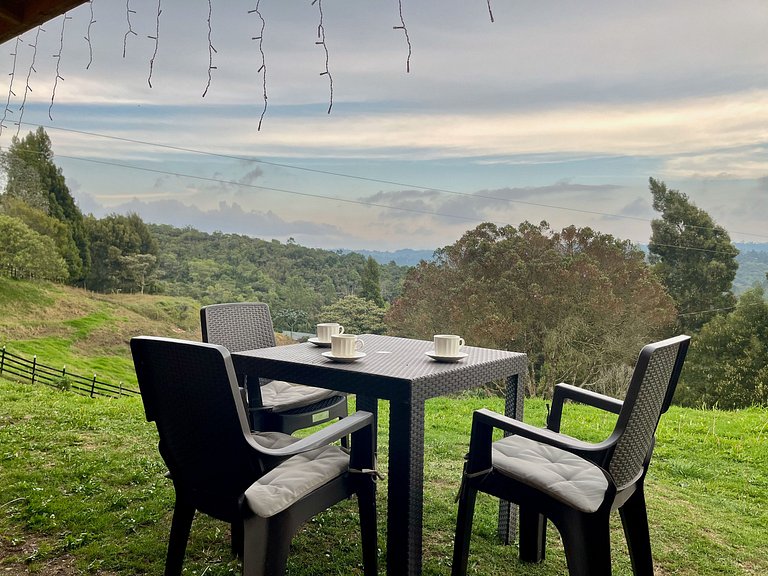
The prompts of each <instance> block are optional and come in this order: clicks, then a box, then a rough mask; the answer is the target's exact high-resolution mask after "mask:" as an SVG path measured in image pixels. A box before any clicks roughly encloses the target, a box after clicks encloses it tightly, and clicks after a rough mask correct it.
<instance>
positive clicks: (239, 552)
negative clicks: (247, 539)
mask: <svg viewBox="0 0 768 576" xmlns="http://www.w3.org/2000/svg"><path fill="white" fill-rule="evenodd" d="M231 540H232V541H231V546H232V554H234V555H235V556H237V557H238V558H242V557H243V522H242V520H235V521H234V522H232V530H231Z"/></svg>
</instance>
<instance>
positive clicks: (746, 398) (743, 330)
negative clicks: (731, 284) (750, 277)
mask: <svg viewBox="0 0 768 576" xmlns="http://www.w3.org/2000/svg"><path fill="white" fill-rule="evenodd" d="M675 400H676V401H678V402H680V403H682V404H685V405H688V406H696V407H698V406H702V405H703V406H708V407H711V406H717V407H719V408H743V407H746V406H752V405H760V406H767V405H768V302H766V301H765V293H764V291H763V288H762V287H761V286H755V287H754V288H752V289H750V290H748V291H746V292H744V294H742V295H741V297H740V298H739V303H738V304H737V305H736V309H735V310H733V311H732V312H730V313H729V314H724V315H719V316H717V317H716V318H714V319H713V320H711V321H710V322H708V323H707V324H705V325H704V327H703V328H702V329H701V332H700V333H699V335H698V336H697V337H696V338H694V339H693V341H692V344H691V349H690V351H689V353H688V360H687V361H686V365H685V370H684V371H683V376H682V378H681V382H680V386H679V389H678V393H677V394H676V396H675Z"/></svg>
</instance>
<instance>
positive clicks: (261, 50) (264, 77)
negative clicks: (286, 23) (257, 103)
mask: <svg viewBox="0 0 768 576" xmlns="http://www.w3.org/2000/svg"><path fill="white" fill-rule="evenodd" d="M248 14H256V15H257V16H258V17H259V20H261V29H260V30H259V35H258V36H254V37H253V38H251V40H258V41H259V53H260V54H261V66H260V67H259V70H258V72H259V73H260V74H261V80H262V91H263V95H264V96H263V97H264V108H262V110H261V116H259V126H258V128H257V129H256V130H257V131H260V130H261V124H262V122H264V116H265V115H266V113H267V58H266V55H265V54H264V29H265V28H266V26H267V22H266V20H264V16H263V15H262V13H261V0H256V8H254V9H253V10H249V11H248Z"/></svg>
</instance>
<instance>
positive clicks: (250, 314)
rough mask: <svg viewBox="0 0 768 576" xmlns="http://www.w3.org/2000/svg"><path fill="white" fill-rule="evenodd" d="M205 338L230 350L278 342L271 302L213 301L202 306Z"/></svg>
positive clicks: (252, 347)
mask: <svg viewBox="0 0 768 576" xmlns="http://www.w3.org/2000/svg"><path fill="white" fill-rule="evenodd" d="M200 325H201V327H202V330H203V342H211V343H213V344H220V345H221V346H224V347H226V348H227V349H228V350H229V351H230V352H242V351H243V350H255V349H257V348H267V347H270V346H276V345H277V342H276V341H275V329H274V327H273V325H272V316H271V315H270V313H269V306H268V305H267V304H264V303H261V302H233V303H230V304H212V305H210V306H204V307H203V308H201V309H200Z"/></svg>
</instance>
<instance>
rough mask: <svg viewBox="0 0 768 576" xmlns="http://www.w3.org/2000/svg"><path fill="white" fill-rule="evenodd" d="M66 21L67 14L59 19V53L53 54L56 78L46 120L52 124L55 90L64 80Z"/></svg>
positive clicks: (68, 18) (69, 17)
mask: <svg viewBox="0 0 768 576" xmlns="http://www.w3.org/2000/svg"><path fill="white" fill-rule="evenodd" d="M67 20H71V16H67V13H66V12H65V13H64V18H62V19H61V34H60V37H59V52H58V54H54V55H53V57H54V58H56V78H55V79H54V81H53V90H52V91H51V105H50V106H48V118H50V120H51V122H53V116H52V115H51V111H52V110H53V101H54V100H55V98H56V88H57V87H58V86H59V80H64V78H63V77H62V76H61V72H60V70H61V53H62V51H63V50H64V28H65V27H66V25H67Z"/></svg>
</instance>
